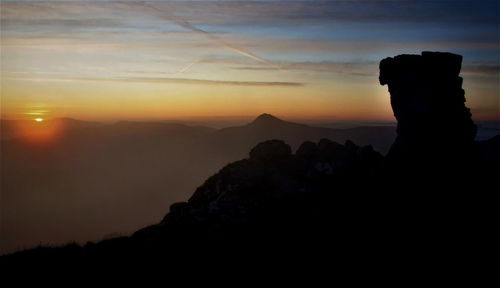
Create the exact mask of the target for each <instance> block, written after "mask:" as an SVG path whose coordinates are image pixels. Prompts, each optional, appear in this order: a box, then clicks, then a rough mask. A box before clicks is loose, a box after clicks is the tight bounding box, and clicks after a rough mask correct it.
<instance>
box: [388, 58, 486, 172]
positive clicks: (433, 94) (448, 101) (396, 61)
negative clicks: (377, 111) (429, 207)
mask: <svg viewBox="0 0 500 288" xmlns="http://www.w3.org/2000/svg"><path fill="white" fill-rule="evenodd" d="M461 63H462V56H460V55H456V54H452V53H442V52H422V55H399V56H396V57H394V58H386V59H384V60H382V61H381V62H380V76H379V80H380V84H382V85H386V84H387V85H388V87H389V92H390V94H391V106H392V109H393V112H394V116H395V117H396V119H397V120H398V127H397V139H396V141H395V143H394V144H393V146H392V147H391V150H390V152H389V154H388V156H387V162H388V163H389V166H393V168H395V169H398V170H399V169H402V167H406V168H409V169H421V168H423V167H425V169H427V170H429V169H432V168H433V167H436V168H437V169H444V168H446V169H451V168H453V169H456V170H460V169H463V168H464V167H466V166H470V165H471V161H473V160H472V159H473V158H474V157H476V156H477V155H475V153H476V152H475V150H476V147H475V142H474V138H475V136H476V126H475V124H474V122H473V121H472V119H471V113H470V110H469V109H468V108H467V107H466V106H465V104H464V103H465V96H464V95H465V92H464V90H463V89H462V78H461V77H459V73H460V69H461Z"/></svg>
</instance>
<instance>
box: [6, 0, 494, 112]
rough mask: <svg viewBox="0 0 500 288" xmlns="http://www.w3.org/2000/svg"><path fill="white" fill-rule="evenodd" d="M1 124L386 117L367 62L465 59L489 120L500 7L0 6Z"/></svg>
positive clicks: (470, 100) (441, 2) (383, 93)
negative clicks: (431, 55)
mask: <svg viewBox="0 0 500 288" xmlns="http://www.w3.org/2000/svg"><path fill="white" fill-rule="evenodd" d="M0 2H1V4H0V6H1V28H0V31H1V112H2V115H1V116H2V118H6V119H35V118H45V119H50V118H54V117H71V118H77V119H82V120H98V121H107V120H110V121H114V120H162V119H194V118H200V117H202V118H203V117H235V116H252V115H255V116H256V115H259V114H261V113H271V114H273V115H276V116H279V117H282V118H286V119H318V120H322V121H324V120H328V121H335V120H338V121H344V120H349V121H351V120H362V121H391V120H393V119H394V117H393V115H392V111H391V108H390V103H389V94H388V91H387V86H380V84H379V83H378V63H379V61H380V60H381V59H383V58H385V57H391V56H395V55H398V54H408V53H410V54H420V52H421V51H447V52H453V53H458V54H460V55H463V57H464V61H463V66H462V77H463V78H464V85H463V86H464V89H465V91H466V98H467V106H468V107H470V108H471V110H472V113H473V118H474V119H476V120H500V111H499V110H500V93H499V83H500V82H499V75H500V63H499V62H500V41H499V38H500V1H488V0H482V1H475V0H471V1H464V0H454V1H446V0H436V1H427V0H422V1H404V0H400V1H398V0H393V1H377V0H359V1H355V0H351V1H302V2H299V1H263V2H256V1H240V2H235V1H199V2H195V1H126V0H125V1H76V0H75V1H69V0H67V1H25V0H17V1H6V0H1V1H0Z"/></svg>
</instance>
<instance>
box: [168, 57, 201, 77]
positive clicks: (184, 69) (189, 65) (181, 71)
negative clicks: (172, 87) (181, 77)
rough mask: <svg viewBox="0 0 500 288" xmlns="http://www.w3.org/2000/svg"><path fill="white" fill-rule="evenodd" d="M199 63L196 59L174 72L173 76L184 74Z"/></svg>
mask: <svg viewBox="0 0 500 288" xmlns="http://www.w3.org/2000/svg"><path fill="white" fill-rule="evenodd" d="M198 62H200V60H199V59H196V60H194V61H193V62H191V63H189V64H188V65H187V66H185V67H183V68H182V69H180V70H179V71H177V72H175V73H174V74H181V73H184V72H186V71H188V70H189V69H190V68H191V67H192V66H193V65H194V64H196V63H198Z"/></svg>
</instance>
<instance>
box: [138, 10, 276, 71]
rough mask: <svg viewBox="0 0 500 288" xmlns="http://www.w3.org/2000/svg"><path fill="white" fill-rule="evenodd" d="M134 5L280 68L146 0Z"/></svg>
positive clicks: (228, 47) (225, 46)
mask: <svg viewBox="0 0 500 288" xmlns="http://www.w3.org/2000/svg"><path fill="white" fill-rule="evenodd" d="M133 4H134V5H140V6H142V7H144V8H146V9H147V11H148V12H149V13H150V14H153V15H155V16H157V17H159V18H160V19H164V20H166V21H168V22H171V23H174V24H176V25H179V26H181V27H183V28H185V29H188V30H191V31H193V32H195V33H198V34H200V35H204V36H206V37H207V38H209V39H211V40H212V41H214V42H216V43H218V44H220V45H221V46H222V47H224V48H226V49H228V50H231V51H234V52H236V53H239V54H240V55H243V56H245V57H249V58H251V59H253V60H255V61H258V62H261V63H264V64H266V65H269V66H270V67H273V68H274V69H276V70H281V67H280V66H278V65H276V64H274V63H272V62H271V61H269V60H266V59H264V58H262V57H259V56H257V55H255V54H253V53H252V52H250V51H247V50H245V49H243V48H240V47H236V46H234V45H232V44H231V43H229V42H227V41H225V40H223V39H221V38H219V37H217V36H216V35H214V34H213V33H210V32H208V31H205V30H203V29H200V28H198V27H196V26H193V25H192V24H191V23H189V22H188V21H185V20H181V19H178V18H177V17H174V16H172V15H170V14H168V13H167V12H166V11H164V10H162V9H159V8H157V7H155V6H153V5H151V4H149V3H146V2H138V3H133Z"/></svg>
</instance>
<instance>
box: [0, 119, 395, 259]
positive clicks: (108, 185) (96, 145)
mask: <svg viewBox="0 0 500 288" xmlns="http://www.w3.org/2000/svg"><path fill="white" fill-rule="evenodd" d="M2 123H4V124H3V125H2V127H1V129H2V133H1V134H2V139H3V140H2V143H1V145H2V158H1V160H0V161H1V164H2V180H3V181H2V183H1V185H2V200H3V202H4V203H9V205H5V206H4V207H3V211H2V213H3V218H2V234H3V235H2V241H1V242H0V251H1V253H6V252H13V251H15V250H19V249H23V248H25V247H33V246H35V245H37V244H38V243H40V242H42V243H47V244H57V243H65V242H67V241H71V240H75V241H78V242H80V243H85V242H87V241H89V240H95V239H101V238H102V237H103V236H106V235H113V234H130V233H132V232H133V231H135V230H137V229H139V228H140V227H144V226H145V225H147V224H149V223H154V222H156V221H158V220H159V219H161V218H162V217H163V214H164V212H165V207H168V206H169V205H171V204H172V203H174V202H179V201H182V200H183V199H186V198H188V197H189V196H190V195H191V193H192V192H193V191H194V190H195V189H196V188H197V186H198V185H199V184H200V183H202V182H203V181H204V180H205V179H206V178H207V177H209V176H210V175H213V174H214V173H216V172H217V171H218V170H220V169H221V168H222V167H224V166H225V165H227V164H228V163H230V162H233V161H235V160H238V159H242V158H244V157H246V156H247V155H248V152H249V151H250V150H251V149H252V148H253V147H254V146H255V145H257V144H258V143H260V142H263V141H265V140H268V139H281V140H284V141H285V142H286V143H288V144H290V145H291V147H292V150H294V151H295V150H296V149H297V148H298V147H299V146H300V144H302V143H303V142H304V141H314V142H317V141H319V140H320V139H322V138H329V139H332V140H336V141H338V142H341V143H343V142H345V141H346V140H347V139H354V141H356V143H361V144H363V145H367V144H370V143H372V142H373V143H379V145H375V146H374V147H375V149H376V150H379V151H382V152H383V151H387V150H388V149H389V147H390V145H391V143H392V142H393V140H394V137H395V132H394V129H393V127H366V129H365V128H359V129H357V128H354V129H329V128H321V127H313V126H309V125H303V124H298V123H293V122H288V121H284V120H280V119H278V118H276V117H274V116H271V115H269V114H267V115H266V114H264V115H261V116H259V117H256V119H255V120H254V121H250V122H249V123H248V124H246V125H242V126H236V127H228V128H223V129H212V128H209V127H204V126H189V125H184V124H178V123H167V122H138V121H121V122H117V123H114V124H104V123H98V122H87V121H80V120H75V119H69V118H65V119H54V120H46V121H44V122H42V123H37V122H35V121H13V120H6V121H5V122H2ZM39 124H42V125H43V126H41V125H39ZM51 127H54V128H56V129H54V131H56V133H54V135H52V136H53V137H45V136H44V137H45V138H44V137H42V138H41V140H44V141H32V140H33V139H35V140H37V139H38V138H37V137H38V136H40V135H36V137H34V138H32V137H33V135H34V134H36V133H43V129H45V128H51ZM39 128H43V129H39ZM40 130H42V132H40ZM9 131H10V132H9ZM7 132H8V133H7ZM4 136H5V137H4ZM61 179H64V181H61ZM41 195H43V197H41ZM117 199H119V201H117ZM62 203H64V205H63V204H62ZM45 231H53V232H52V233H46V232H45Z"/></svg>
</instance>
